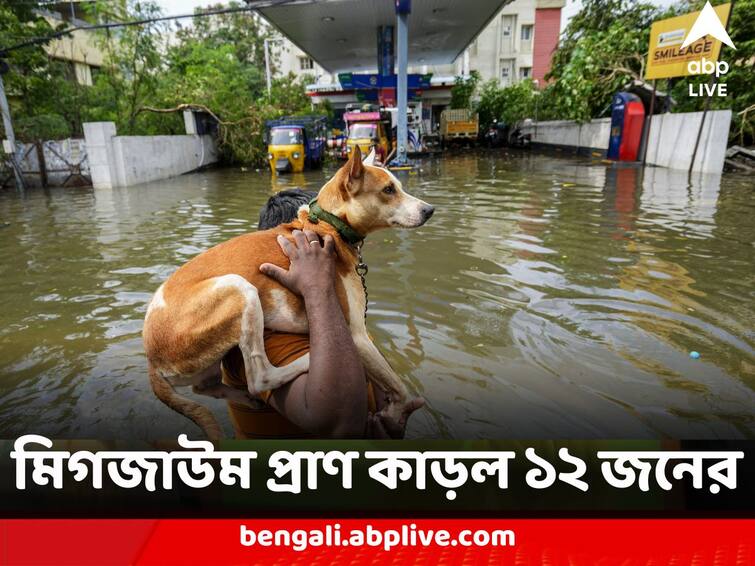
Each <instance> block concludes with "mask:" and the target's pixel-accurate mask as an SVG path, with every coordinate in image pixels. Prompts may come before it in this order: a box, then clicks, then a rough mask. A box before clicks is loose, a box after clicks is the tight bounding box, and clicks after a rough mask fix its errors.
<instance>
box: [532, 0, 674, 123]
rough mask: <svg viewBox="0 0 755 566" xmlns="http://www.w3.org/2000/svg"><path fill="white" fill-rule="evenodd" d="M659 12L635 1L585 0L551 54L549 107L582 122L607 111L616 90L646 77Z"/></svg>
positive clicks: (563, 116) (556, 113) (566, 117)
mask: <svg viewBox="0 0 755 566" xmlns="http://www.w3.org/2000/svg"><path fill="white" fill-rule="evenodd" d="M659 13H660V12H659V9H658V8H656V7H655V6H653V5H652V4H648V3H644V2H637V1H634V0H584V1H583V3H582V9H581V10H580V11H579V12H578V13H577V14H576V15H575V16H574V17H573V18H572V19H571V21H570V22H569V25H568V26H567V27H566V29H565V30H564V35H563V38H562V41H561V44H560V46H559V48H558V49H557V50H556V52H555V53H554V55H553V61H552V65H551V70H550V72H549V74H548V75H547V76H546V79H549V80H552V81H553V82H552V83H551V84H550V85H549V87H548V89H547V93H546V98H547V100H548V108H547V110H549V111H550V112H551V113H552V114H554V115H557V116H559V117H560V118H561V119H571V120H579V121H585V120H590V119H591V118H597V117H599V116H602V115H605V114H607V111H608V109H609V107H610V103H611V98H612V96H613V94H614V93H615V92H616V91H618V90H620V89H621V88H622V87H623V86H624V85H626V84H627V83H628V82H630V81H631V80H633V79H642V78H643V75H644V67H645V57H646V55H647V50H648V38H649V33H650V24H651V23H652V22H653V20H655V19H656V18H657V17H658V16H659Z"/></svg>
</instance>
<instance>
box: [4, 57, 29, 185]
mask: <svg viewBox="0 0 755 566" xmlns="http://www.w3.org/2000/svg"><path fill="white" fill-rule="evenodd" d="M7 70H8V65H7V63H6V62H5V61H3V60H2V59H0V111H1V112H2V114H3V126H5V137H6V138H7V140H8V145H9V146H10V147H9V148H8V149H10V165H11V169H13V175H14V176H15V178H16V190H17V191H18V192H19V193H21V192H23V190H24V179H23V177H22V176H21V171H20V170H19V168H18V164H17V163H16V136H15V134H14V133H13V123H12V122H11V119H10V109H9V108H8V99H7V98H6V97H5V84H4V83H3V75H4V74H5V72H6V71H7Z"/></svg>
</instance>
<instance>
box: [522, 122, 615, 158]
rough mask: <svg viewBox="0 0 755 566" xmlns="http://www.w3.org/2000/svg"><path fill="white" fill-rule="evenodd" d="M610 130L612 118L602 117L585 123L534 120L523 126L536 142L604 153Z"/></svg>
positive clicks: (525, 132) (524, 130)
mask: <svg viewBox="0 0 755 566" xmlns="http://www.w3.org/2000/svg"><path fill="white" fill-rule="evenodd" d="M610 131H611V119H610V118H600V119H598V120H592V121H590V122H586V123H584V124H578V123H577V122H574V121H572V120H555V121H552V122H537V123H535V122H532V123H531V124H527V125H526V126H523V127H522V132H523V133H524V134H530V135H531V136H532V141H533V142H535V143H539V144H545V145H552V146H558V147H567V148H574V149H577V148H580V149H587V150H590V149H592V150H598V151H601V152H603V153H605V151H606V150H607V149H608V137H609V134H610Z"/></svg>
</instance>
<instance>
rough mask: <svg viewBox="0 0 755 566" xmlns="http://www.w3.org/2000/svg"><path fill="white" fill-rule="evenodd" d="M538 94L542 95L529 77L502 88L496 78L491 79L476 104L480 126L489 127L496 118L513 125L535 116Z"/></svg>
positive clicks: (482, 89) (482, 127) (484, 86)
mask: <svg viewBox="0 0 755 566" xmlns="http://www.w3.org/2000/svg"><path fill="white" fill-rule="evenodd" d="M538 96H542V95H541V94H540V93H539V92H538V90H537V89H536V88H535V85H534V83H533V82H532V81H531V80H529V79H527V80H524V81H520V82H518V83H517V84H515V85H512V86H510V87H506V88H502V87H501V86H500V84H499V83H498V81H497V80H495V79H491V80H489V81H488V82H486V83H485V84H484V85H483V86H482V88H481V89H480V98H479V100H478V102H477V106H476V108H477V112H478V113H479V115H480V128H481V129H482V130H485V129H487V128H488V127H489V126H490V125H491V124H492V123H493V121H494V120H501V121H503V123H504V124H506V125H509V126H511V125H513V124H515V123H516V122H518V121H520V120H524V119H525V118H531V117H533V115H534V114H535V109H536V102H537V100H536V98H537V97H538ZM538 110H539V108H538ZM538 113H539V112H538Z"/></svg>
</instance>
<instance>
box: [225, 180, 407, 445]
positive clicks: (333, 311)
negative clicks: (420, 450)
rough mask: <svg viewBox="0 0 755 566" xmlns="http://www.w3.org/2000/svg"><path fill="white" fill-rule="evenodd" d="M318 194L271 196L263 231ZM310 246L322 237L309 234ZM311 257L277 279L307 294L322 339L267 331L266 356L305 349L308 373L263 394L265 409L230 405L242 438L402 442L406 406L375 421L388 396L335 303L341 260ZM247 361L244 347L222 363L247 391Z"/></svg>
mask: <svg viewBox="0 0 755 566" xmlns="http://www.w3.org/2000/svg"><path fill="white" fill-rule="evenodd" d="M316 196H317V194H316V193H313V192H305V191H302V190H298V189H295V190H288V191H282V192H280V193H277V194H276V195H273V196H272V197H270V199H269V200H268V202H267V204H266V205H265V206H264V207H263V208H262V210H261V211H260V221H259V225H258V228H259V229H260V230H267V229H269V228H274V227H275V226H277V225H279V224H284V223H286V222H291V221H292V220H294V219H295V218H296V213H297V211H298V209H299V207H300V206H301V205H303V204H307V203H308V202H309V201H310V200H312V199H313V198H315V197H316ZM305 234H306V241H307V242H309V241H311V240H313V239H318V236H317V235H316V234H314V233H313V232H305ZM307 248H308V250H309V251H310V252H311V253H307V254H300V255H299V258H298V259H297V260H296V261H295V262H291V266H290V267H289V271H288V272H287V274H288V275H287V276H285V277H275V279H276V280H277V281H278V282H279V283H280V284H281V285H284V286H285V287H287V288H289V289H290V290H291V291H293V292H294V293H297V294H299V295H301V296H302V298H303V299H304V304H305V307H306V312H307V318H308V320H309V328H310V331H311V332H312V333H322V335H323V336H328V337H329V338H330V339H329V340H318V341H316V342H314V343H313V344H312V347H311V348H310V341H309V335H306V334H284V333H280V332H269V331H267V330H266V331H265V352H266V353H267V357H268V358H269V359H270V362H271V363H272V364H273V365H275V366H283V365H286V364H289V363H291V362H292V361H294V360H296V359H297V358H299V357H301V356H303V355H304V354H306V353H307V352H309V355H310V364H309V372H308V373H305V374H303V375H300V376H299V377H297V378H296V379H295V380H293V381H291V382H289V383H287V384H286V385H284V386H283V387H280V388H278V389H275V390H273V391H265V392H263V393H261V394H260V395H259V398H260V401H261V403H260V407H259V408H251V407H248V406H245V405H238V404H236V403H232V402H228V408H229V411H230V414H231V421H232V422H233V427H234V429H235V430H236V436H237V438H246V439H251V438H308V437H320V438H324V437H352V438H402V437H403V436H404V429H405V428H406V421H407V418H408V415H410V414H411V413H412V411H413V410H414V409H415V408H416V407H414V406H408V407H407V411H406V412H405V413H404V415H403V416H402V418H401V420H400V421H398V422H396V421H393V420H390V419H388V418H386V417H378V416H375V415H376V413H377V412H379V411H380V410H381V408H382V407H383V404H384V399H385V393H384V392H383V391H382V390H381V389H380V388H379V387H378V386H377V385H375V384H374V383H372V382H369V381H368V380H367V379H366V377H365V374H364V368H363V367H362V362H361V360H360V359H359V354H358V353H357V350H356V346H355V345H354V341H353V339H352V338H351V332H350V331H349V327H348V325H347V324H346V319H345V318H344V316H343V312H342V311H341V307H340V305H339V304H338V300H337V298H336V293H335V287H334V277H335V269H334V263H335V259H334V256H333V255H332V254H329V253H328V252H327V251H325V250H324V248H323V247H322V246H307ZM243 366H244V361H243V358H242V356H241V351H240V350H239V349H238V347H235V348H233V349H232V350H231V351H230V352H228V354H226V356H225V357H224V358H223V364H222V372H223V382H224V383H226V384H227V385H230V386H231V387H235V388H237V389H242V390H246V379H245V378H244V369H243Z"/></svg>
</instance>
